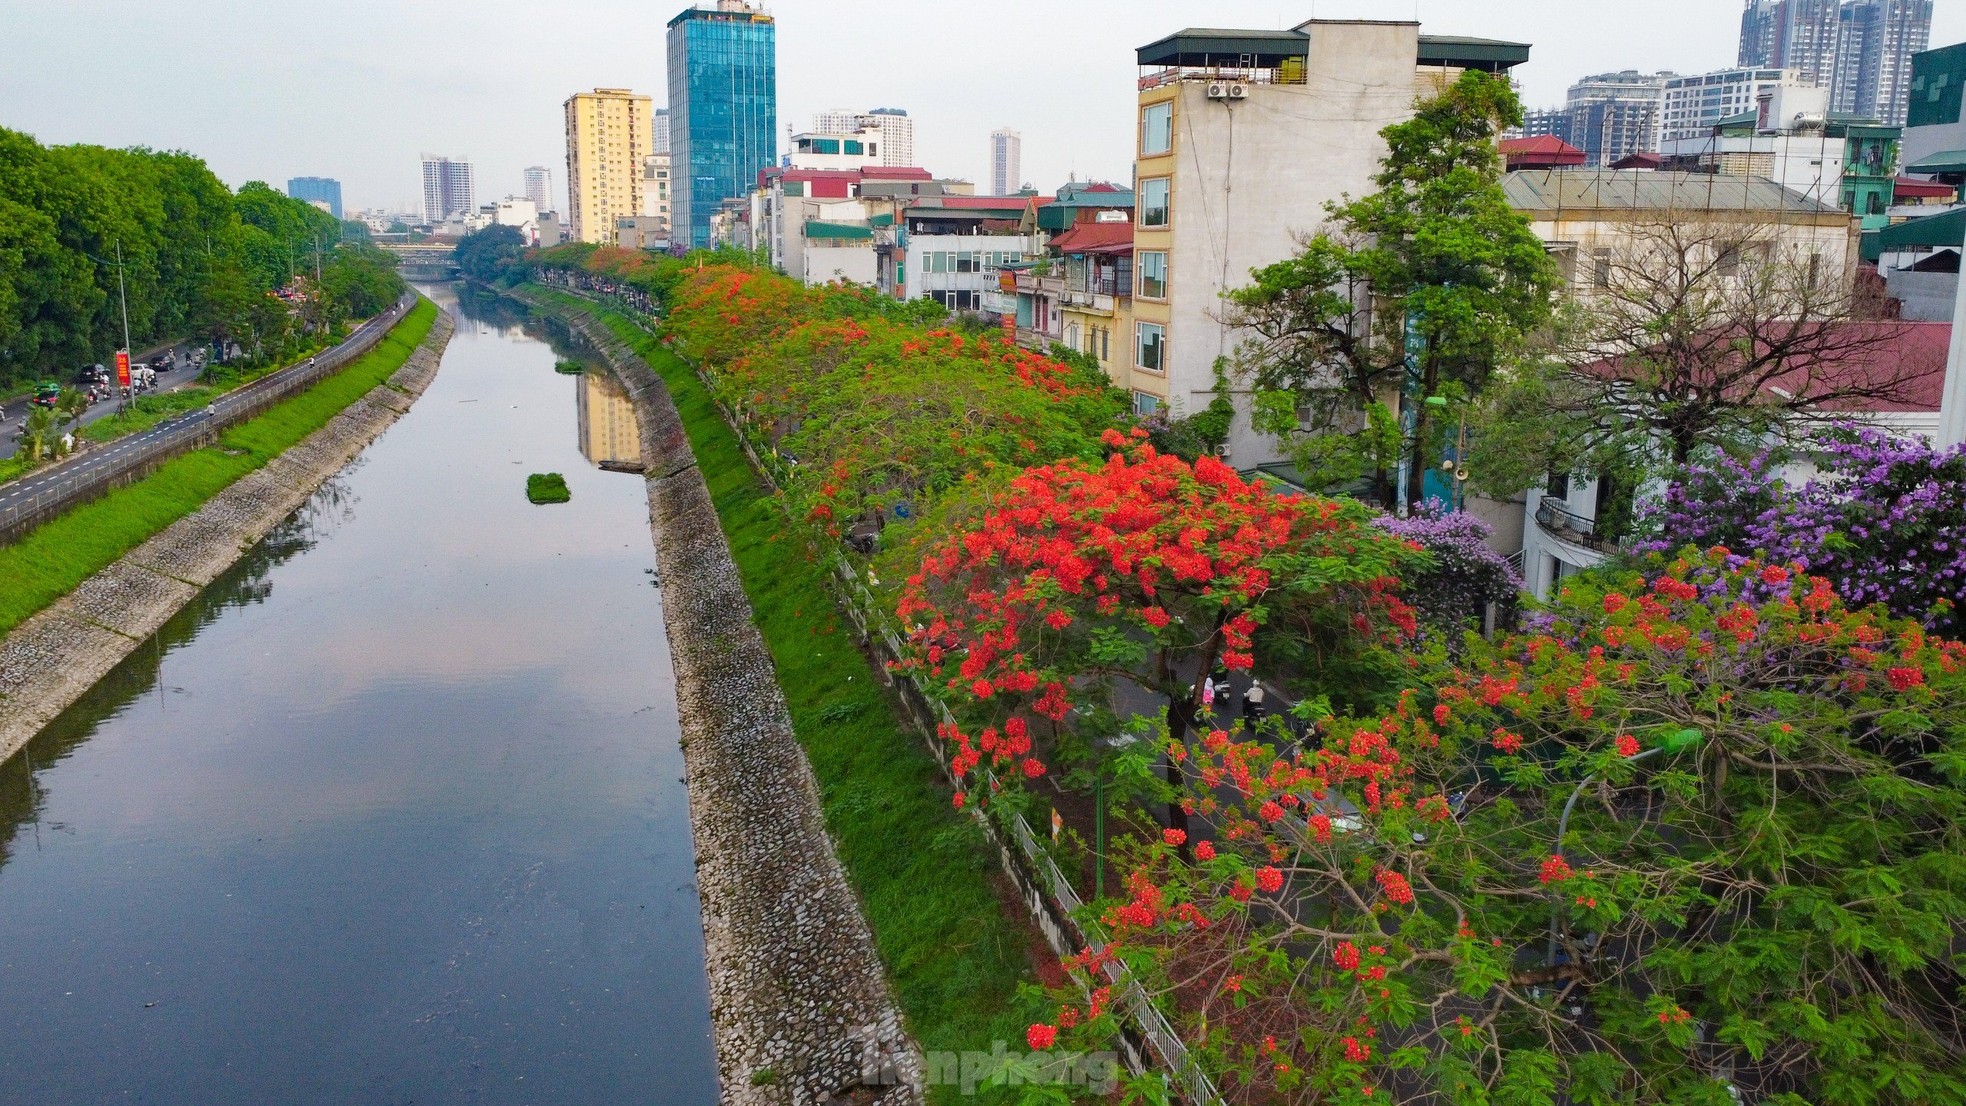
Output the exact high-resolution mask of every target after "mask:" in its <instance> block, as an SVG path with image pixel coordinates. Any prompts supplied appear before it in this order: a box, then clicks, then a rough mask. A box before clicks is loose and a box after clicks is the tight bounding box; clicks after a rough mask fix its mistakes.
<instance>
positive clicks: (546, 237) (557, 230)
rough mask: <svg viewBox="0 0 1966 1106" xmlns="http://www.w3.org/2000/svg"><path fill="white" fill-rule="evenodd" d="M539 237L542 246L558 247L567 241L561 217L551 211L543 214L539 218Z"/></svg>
mask: <svg viewBox="0 0 1966 1106" xmlns="http://www.w3.org/2000/svg"><path fill="white" fill-rule="evenodd" d="M537 237H538V238H539V244H540V245H541V246H557V245H559V244H560V243H562V242H564V241H566V240H567V238H566V233H565V231H564V230H563V229H562V227H561V226H560V216H559V215H558V214H556V213H554V212H551V211H547V212H542V213H541V214H540V216H539V233H538V235H537Z"/></svg>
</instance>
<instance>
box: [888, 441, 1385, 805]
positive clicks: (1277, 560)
mask: <svg viewBox="0 0 1966 1106" xmlns="http://www.w3.org/2000/svg"><path fill="white" fill-rule="evenodd" d="M1145 434H1146V432H1145V431H1143V430H1136V431H1134V435H1135V437H1134V439H1132V440H1131V441H1129V440H1128V439H1127V438H1125V437H1124V436H1123V435H1121V434H1120V433H1119V432H1118V431H1108V432H1107V435H1106V444H1107V445H1108V446H1109V447H1110V448H1112V449H1113V450H1114V451H1115V452H1114V453H1113V455H1112V456H1111V457H1110V458H1109V459H1108V460H1107V461H1106V463H1105V464H1104V465H1101V466H1089V465H1085V464H1082V463H1078V462H1070V461H1068V462H1062V463H1059V464H1055V465H1042V466H1039V467H1036V468H1032V469H1028V470H1026V471H1025V472H1024V473H1022V474H1021V475H1019V476H1017V477H1016V478H1015V479H1013V480H1011V481H1010V483H1009V486H1008V487H1007V488H1006V489H1005V490H1004V491H1003V492H1002V493H1001V494H999V495H998V496H996V497H995V498H994V499H993V501H992V502H991V504H990V505H989V507H988V509H987V510H986V511H985V512H984V513H983V514H982V516H981V517H979V518H975V519H972V520H971V521H970V523H969V525H967V526H966V527H964V528H963V529H962V530H960V531H959V532H956V533H954V534H950V535H948V536H946V537H945V538H944V539H943V540H942V541H941V542H940V543H939V544H938V545H936V546H935V547H933V548H931V550H930V551H929V553H928V555H927V556H926V557H925V558H924V560H923V562H922V565H921V568H920V569H919V571H918V572H917V573H916V574H915V575H914V576H912V577H910V578H909V580H908V585H907V588H906V590H905V591H904V593H903V596H902V599H901V602H900V604H899V607H898V610H897V614H898V616H899V617H900V619H901V620H902V622H903V623H904V624H906V625H908V626H910V627H913V628H914V632H913V638H912V642H913V644H912V659H911V663H912V665H913V666H914V667H916V668H919V669H920V670H922V671H924V672H925V673H926V674H927V675H928V676H929V677H930V678H931V679H932V680H933V681H935V682H937V683H940V684H942V685H943V686H944V687H945V688H946V691H947V693H948V696H949V698H950V699H951V700H952V701H953V702H954V704H955V706H956V708H957V709H958V711H959V716H965V715H966V716H967V717H969V718H971V719H973V720H974V721H975V723H976V724H975V725H974V726H973V727H966V728H965V727H959V728H957V729H956V730H955V731H954V732H949V733H945V734H944V736H945V738H947V739H948V740H950V741H952V742H954V743H955V744H956V746H957V749H956V753H955V763H956V767H957V773H958V775H968V774H969V773H970V772H972V771H973V770H974V769H976V768H977V767H978V766H979V765H980V764H981V763H982V761H983V760H984V759H985V758H986V757H987V758H989V759H991V761H992V763H993V764H996V765H999V766H1004V767H1016V766H1018V765H1020V764H1021V768H1022V771H1023V772H1024V773H1025V774H1033V775H1035V774H1040V773H1041V772H1042V771H1043V765H1042V763H1041V762H1040V761H1039V760H1037V759H1035V754H1034V753H1033V751H1032V750H1033V742H1034V741H1036V740H1037V739H1038V738H1039V737H1040V736H1041V735H1040V733H1038V732H1034V731H1035V730H1048V731H1050V735H1051V737H1052V739H1053V741H1054V743H1055V741H1056V740H1057V739H1058V738H1059V737H1060V736H1062V735H1063V734H1065V733H1067V732H1069V729H1068V727H1067V719H1068V717H1069V716H1071V715H1072V713H1073V711H1074V708H1078V709H1079V710H1080V711H1081V714H1080V717H1086V716H1087V715H1086V714H1085V713H1084V712H1085V711H1086V710H1087V709H1088V708H1089V709H1090V712H1091V713H1090V717H1095V718H1097V717H1105V718H1111V717H1113V716H1114V715H1116V714H1118V715H1121V716H1130V715H1132V714H1134V713H1136V712H1134V711H1127V710H1124V709H1123V704H1122V702H1121V701H1120V699H1119V697H1118V696H1119V691H1118V689H1119V688H1121V687H1122V686H1131V687H1134V688H1137V689H1139V691H1140V692H1144V693H1145V694H1146V695H1147V696H1148V697H1149V698H1150V699H1151V700H1152V701H1153V702H1155V703H1156V704H1157V708H1156V709H1158V710H1160V711H1163V712H1164V714H1165V717H1166V719H1167V724H1168V725H1169V727H1170V733H1171V736H1170V739H1169V744H1168V746H1167V747H1168V750H1169V756H1170V759H1169V761H1168V762H1167V770H1168V773H1169V775H1170V779H1173V778H1177V777H1178V773H1179V764H1180V761H1181V759H1182V758H1183V757H1184V756H1185V750H1186V748H1187V732H1188V726H1189V724H1190V720H1191V719H1192V718H1194V717H1195V716H1196V714H1197V713H1198V712H1199V711H1200V710H1201V708H1202V689H1201V687H1200V684H1201V679H1202V676H1203V675H1204V674H1205V673H1209V672H1213V671H1214V670H1215V669H1216V666H1217V665H1218V663H1219V664H1221V665H1223V666H1225V667H1227V668H1229V669H1235V670H1248V669H1250V668H1252V667H1254V665H1255V664H1256V656H1257V652H1258V648H1259V639H1260V638H1261V637H1262V635H1263V634H1264V633H1265V632H1266V629H1267V632H1269V633H1271V634H1274V635H1296V636H1299V637H1307V636H1311V635H1312V634H1313V633H1314V632H1316V631H1318V630H1320V629H1321V630H1322V631H1324V632H1325V633H1327V634H1333V635H1337V636H1341V637H1342V636H1344V635H1349V634H1350V633H1351V632H1352V631H1351V628H1352V625H1353V621H1354V620H1355V619H1356V620H1360V621H1361V622H1362V621H1363V620H1366V619H1368V618H1369V619H1375V620H1378V621H1380V622H1381V623H1382V624H1386V625H1397V626H1400V627H1402V628H1404V629H1405V630H1407V631H1411V630H1412V629H1413V621H1412V614H1411V612H1410V611H1409V610H1408V609H1407V608H1406V607H1405V605H1404V604H1402V603H1400V602H1399V601H1398V600H1397V599H1396V598H1394V597H1393V596H1392V594H1391V593H1392V590H1393V588H1394V587H1395V586H1396V585H1397V577H1398V573H1399V572H1400V571H1401V569H1402V568H1403V567H1404V565H1405V563H1406V562H1407V561H1408V560H1409V559H1410V558H1411V553H1410V551H1409V550H1408V547H1407V546H1406V543H1404V542H1401V541H1398V540H1396V539H1393V538H1391V537H1390V536H1388V535H1385V534H1384V533H1382V532H1380V531H1378V530H1376V529H1375V528H1373V527H1372V526H1371V524H1370V522H1369V520H1368V515H1367V512H1366V510H1365V508H1364V507H1362V506H1360V505H1359V504H1356V503H1343V502H1339V501H1336V500H1312V499H1302V498H1296V497H1290V496H1280V495H1276V494H1273V493H1271V492H1270V491H1269V490H1268V489H1267V488H1266V487H1264V486H1263V485H1262V484H1260V483H1256V484H1251V483H1245V482H1244V481H1243V480H1242V478H1241V477H1239V476H1238V475H1237V474H1236V472H1235V470H1234V469H1232V468H1229V467H1228V466H1227V465H1224V464H1222V463H1221V462H1220V461H1217V460H1215V459H1214V458H1212V457H1204V458H1202V459H1200V460H1199V461H1196V462H1195V463H1194V464H1193V465H1192V466H1190V465H1189V464H1188V463H1187V462H1185V461H1182V460H1181V459H1179V458H1177V457H1171V456H1167V455H1164V454H1160V453H1158V452H1157V451H1155V450H1154V449H1153V447H1152V446H1149V445H1145V444H1144V443H1143V442H1141V441H1140V439H1141V438H1144V437H1145ZM1122 450H1124V452H1122ZM1073 736H1075V737H1076V738H1077V739H1078V740H1080V741H1085V740H1088V739H1092V738H1096V737H1100V736H1105V735H1102V734H1098V733H1086V734H1075V735H1073ZM1185 817H1186V816H1185V814H1184V812H1183V808H1182V807H1180V806H1178V805H1177V806H1174V807H1172V808H1171V809H1170V820H1171V821H1172V822H1173V823H1174V825H1175V826H1176V827H1177V828H1179V827H1181V826H1183V825H1185Z"/></svg>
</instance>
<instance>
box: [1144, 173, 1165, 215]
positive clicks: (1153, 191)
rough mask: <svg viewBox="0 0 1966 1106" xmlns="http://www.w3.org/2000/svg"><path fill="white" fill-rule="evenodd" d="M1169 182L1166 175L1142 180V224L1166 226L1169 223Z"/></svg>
mask: <svg viewBox="0 0 1966 1106" xmlns="http://www.w3.org/2000/svg"><path fill="white" fill-rule="evenodd" d="M1167 202H1168V184H1167V178H1166V177H1159V178H1156V179H1154V180H1143V181H1141V182H1140V225H1141V226H1143V227H1164V226H1166V225H1167V223H1168V208H1167Z"/></svg>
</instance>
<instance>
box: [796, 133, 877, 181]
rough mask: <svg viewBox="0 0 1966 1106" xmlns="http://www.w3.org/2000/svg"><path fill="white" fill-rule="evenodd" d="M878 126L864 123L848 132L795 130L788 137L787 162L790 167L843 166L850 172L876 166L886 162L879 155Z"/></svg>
mask: <svg viewBox="0 0 1966 1106" xmlns="http://www.w3.org/2000/svg"><path fill="white" fill-rule="evenodd" d="M882 141H883V140H882V138H881V131H880V128H879V127H875V126H869V127H864V128H862V129H860V130H858V131H855V132H853V133H851V134H837V133H816V134H795V135H793V136H792V137H791V138H790V140H789V149H788V151H787V155H786V157H787V162H788V164H789V166H790V167H791V168H793V169H842V170H846V171H849V172H852V171H855V170H860V169H869V168H879V167H881V166H883V165H885V164H886V159H885V158H883V157H882V156H881V143H882Z"/></svg>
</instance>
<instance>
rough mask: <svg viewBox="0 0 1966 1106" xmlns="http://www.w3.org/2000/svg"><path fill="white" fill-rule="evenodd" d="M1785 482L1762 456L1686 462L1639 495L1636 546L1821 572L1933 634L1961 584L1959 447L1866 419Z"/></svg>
mask: <svg viewBox="0 0 1966 1106" xmlns="http://www.w3.org/2000/svg"><path fill="white" fill-rule="evenodd" d="M1811 459H1812V460H1814V461H1815V463H1816V465H1817V467H1818V468H1819V469H1820V470H1821V475H1820V476H1818V477H1817V478H1816V479H1814V480H1811V481H1809V482H1808V483H1806V484H1803V485H1801V486H1800V487H1793V486H1790V485H1788V484H1786V483H1785V482H1783V481H1782V480H1780V479H1779V478H1778V477H1777V476H1776V475H1775V472H1776V469H1777V467H1778V466H1777V464H1776V462H1775V459H1774V458H1773V457H1771V456H1768V455H1763V456H1761V457H1756V458H1754V459H1752V460H1749V461H1736V460H1731V459H1728V460H1723V461H1720V462H1719V463H1717V464H1713V465H1708V466H1698V467H1693V468H1689V469H1688V470H1687V471H1685V472H1684V473H1682V474H1681V475H1680V477H1679V478H1678V479H1677V480H1675V481H1674V482H1673V483H1672V485H1671V486H1670V487H1669V488H1668V489H1667V490H1666V494H1665V496H1664V498H1662V499H1660V500H1659V501H1657V502H1654V503H1651V504H1648V505H1647V507H1646V509H1645V511H1644V512H1643V515H1642V521H1641V525H1642V526H1643V527H1644V529H1645V531H1646V532H1647V537H1646V538H1645V539H1644V540H1642V541H1641V542H1640V543H1639V545H1638V547H1637V550H1638V552H1640V553H1670V552H1672V551H1674V550H1676V549H1679V548H1682V547H1684V546H1688V545H1694V546H1700V547H1702V548H1711V547H1713V546H1725V547H1727V548H1728V549H1729V550H1732V551H1735V552H1737V553H1751V554H1753V555H1754V556H1756V557H1760V558H1762V559H1764V560H1767V561H1773V562H1778V563H1789V562H1793V563H1797V564H1801V565H1803V566H1805V567H1806V568H1807V569H1808V570H1809V572H1811V573H1812V574H1814V575H1817V576H1823V577H1826V578H1827V579H1829V581H1830V582H1831V583H1832V584H1833V585H1834V586H1835V587H1836V590H1837V592H1838V594H1840V595H1841V596H1842V597H1843V599H1844V601H1845V602H1846V603H1848V604H1849V605H1850V606H1852V607H1863V606H1868V605H1870V604H1873V603H1881V604H1883V605H1884V606H1885V607H1887V608H1889V609H1890V610H1891V612H1892V613H1893V614H1897V615H1900V616H1903V617H1907V618H1915V619H1918V620H1920V621H1922V622H1923V623H1925V625H1926V626H1927V627H1929V628H1931V629H1933V630H1936V631H1939V632H1941V633H1947V634H1951V633H1956V632H1958V631H1959V630H1960V629H1961V628H1962V625H1961V620H1960V617H1959V612H1958V610H1957V603H1958V599H1959V596H1960V594H1961V593H1962V592H1966V446H1961V447H1959V448H1955V449H1953V450H1951V451H1949V452H1945V453H1939V452H1936V451H1934V450H1933V449H1932V448H1931V447H1930V446H1928V445H1926V444H1924V443H1923V442H1916V441H1907V440H1904V439H1900V438H1894V437H1892V436H1891V435H1889V434H1886V433H1883V432H1881V431H1878V430H1876V429H1872V428H1868V427H1855V426H1843V427H1839V428H1837V429H1836V431H1835V432H1833V433H1832V434H1831V435H1830V436H1829V438H1828V439H1827V441H1826V442H1825V443H1824V444H1823V446H1822V447H1821V449H1820V451H1819V453H1818V454H1817V455H1815V456H1814V457H1812V458H1811Z"/></svg>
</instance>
